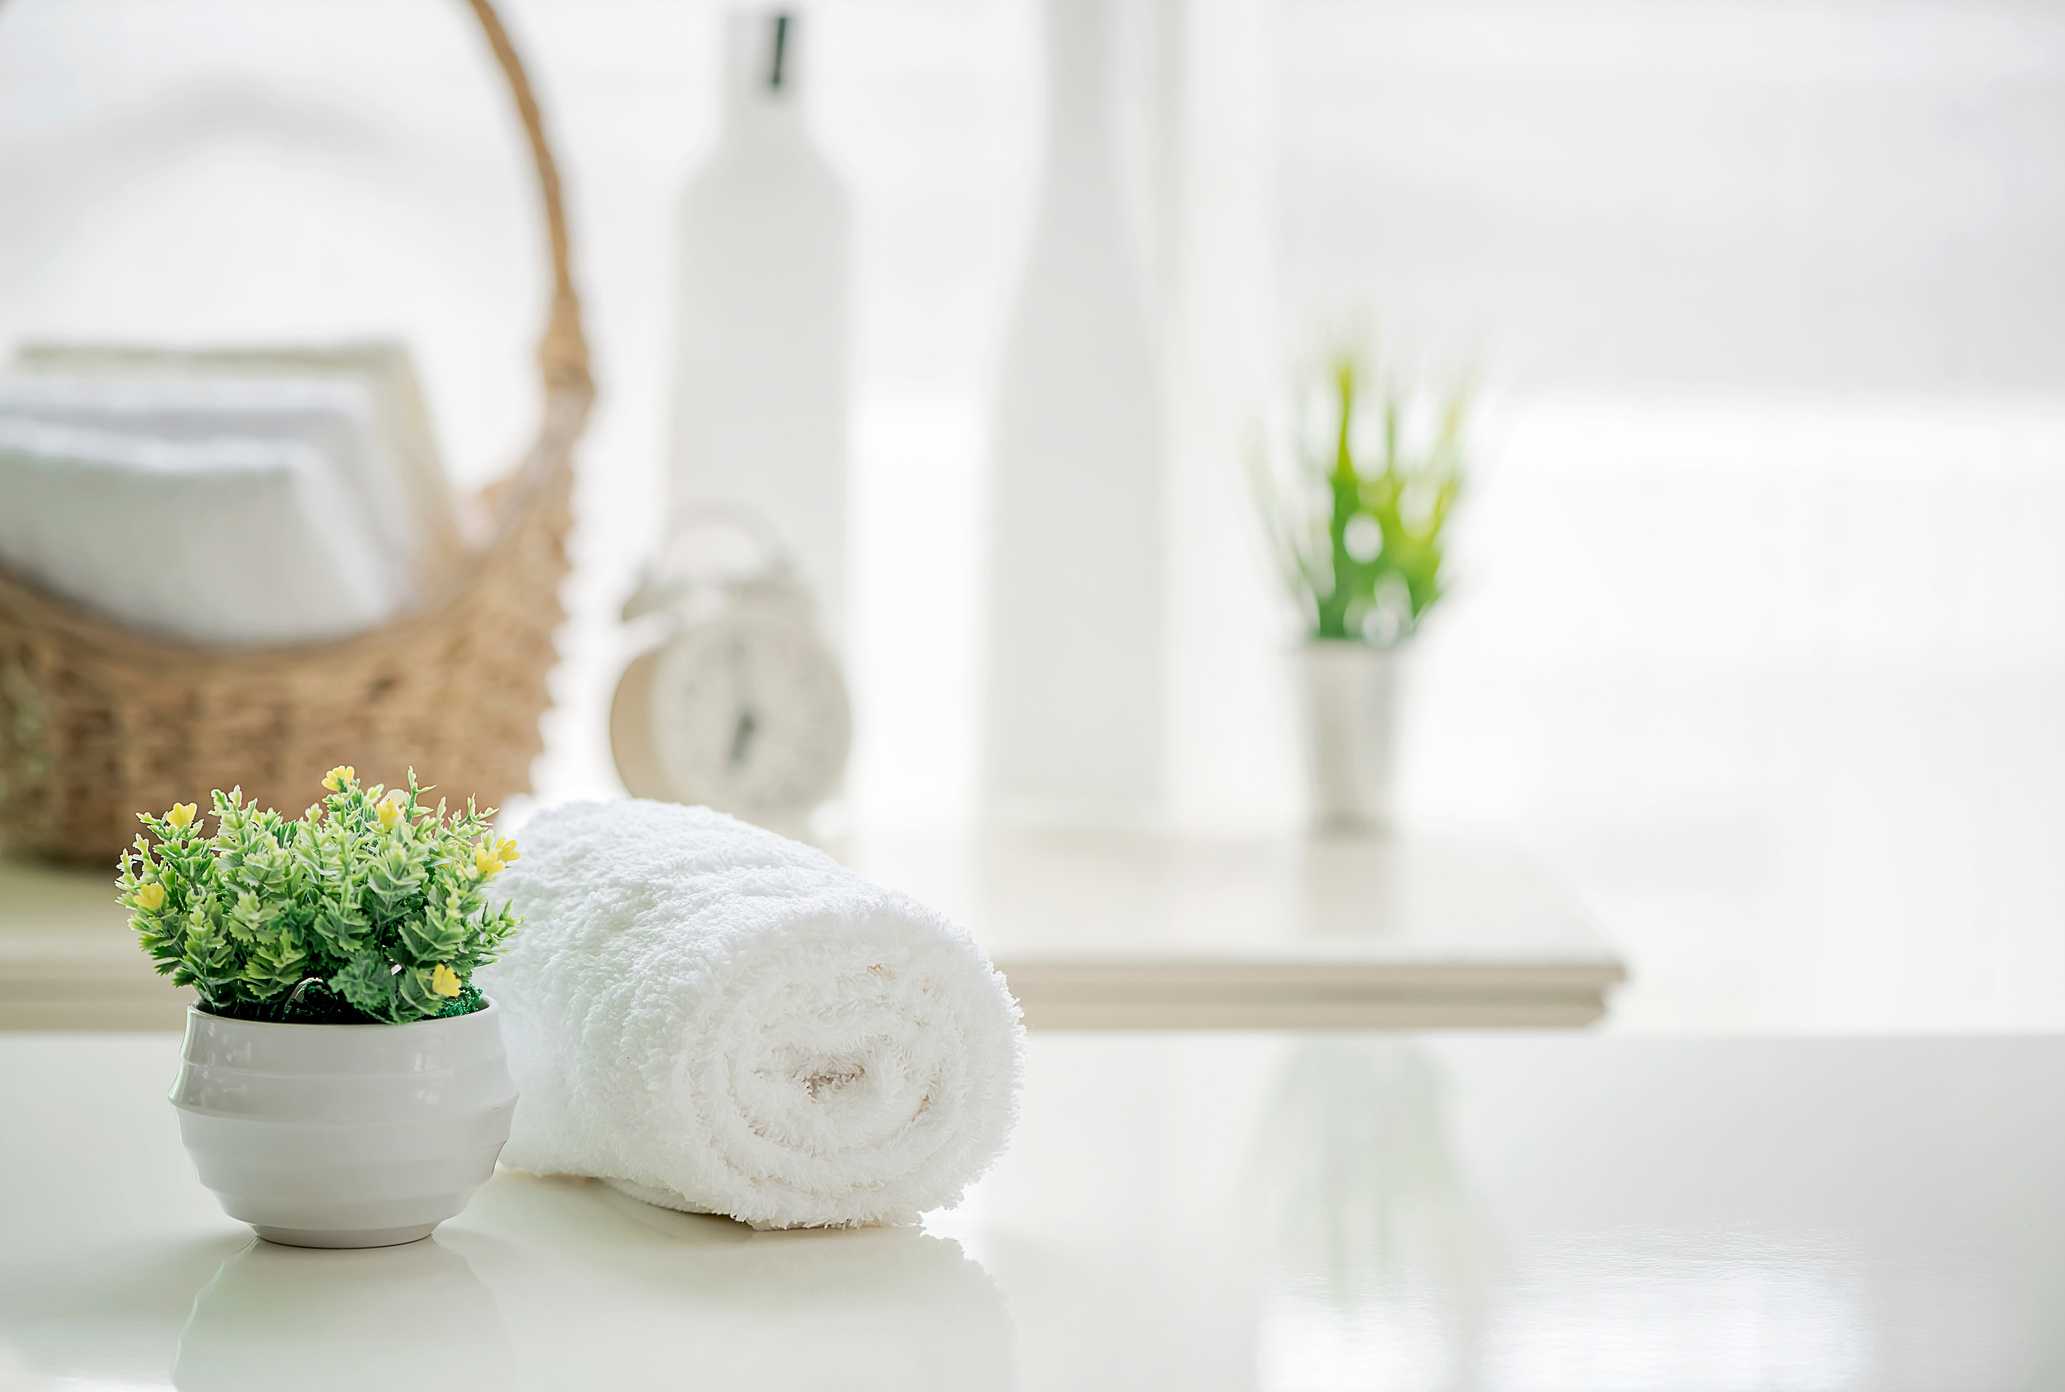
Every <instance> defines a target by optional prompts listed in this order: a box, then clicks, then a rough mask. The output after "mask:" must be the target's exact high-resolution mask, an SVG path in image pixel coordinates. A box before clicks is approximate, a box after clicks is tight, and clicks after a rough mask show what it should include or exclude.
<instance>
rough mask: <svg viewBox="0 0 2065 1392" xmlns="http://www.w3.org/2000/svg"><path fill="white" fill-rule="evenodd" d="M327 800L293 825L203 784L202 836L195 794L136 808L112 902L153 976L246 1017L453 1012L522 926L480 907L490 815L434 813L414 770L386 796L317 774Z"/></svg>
mask: <svg viewBox="0 0 2065 1392" xmlns="http://www.w3.org/2000/svg"><path fill="white" fill-rule="evenodd" d="M323 787H324V788H325V789H326V790H327V792H328V796H327V797H325V798H324V799H323V800H322V801H320V802H318V803H316V804H315V805H314V806H313V807H310V808H309V809H308V811H307V812H306V813H304V814H303V815H302V817H301V819H300V820H299V821H294V820H290V819H289V818H286V817H283V816H281V815H280V814H279V813H277V812H274V811H272V810H270V809H267V810H265V811H260V810H259V809H258V808H256V807H252V806H247V805H246V804H245V802H244V797H243V790H242V789H241V788H233V789H231V790H230V791H229V792H228V793H227V794H224V793H222V792H220V791H218V792H216V793H215V794H214V798H213V801H214V813H215V821H216V829H215V834H214V835H213V836H203V835H202V834H201V825H200V822H199V820H198V819H197V818H196V817H195V815H194V812H195V809H194V805H193V804H192V803H190V802H187V803H181V804H179V805H177V806H175V807H174V808H173V809H172V810H171V811H169V812H167V813H166V814H165V815H164V816H162V817H154V816H151V815H150V814H148V813H143V812H139V813H138V814H137V820H138V821H140V822H142V823H143V824H144V826H145V828H147V829H148V830H149V832H150V833H151V836H153V837H155V838H156V844H155V845H153V844H152V843H151V841H150V840H149V839H148V838H146V837H144V836H141V835H139V836H138V837H137V838H136V846H135V848H134V849H133V850H131V851H128V852H126V853H125V854H124V855H123V857H122V874H121V878H120V879H119V880H118V881H117V884H118V886H119V888H120V891H121V892H120V896H119V897H120V901H121V903H122V904H123V906H124V907H126V908H128V909H130V910H131V911H132V914H131V917H130V920H129V922H130V926H131V927H133V928H135V929H136V932H137V935H138V937H139V938H140V939H141V941H142V943H143V949H144V951H145V952H147V953H149V954H150V957H151V960H152V961H153V962H154V963H155V964H156V965H157V968H158V971H159V973H160V974H162V975H167V976H170V977H171V978H172V979H173V981H174V982H176V983H177V984H179V985H182V986H192V987H193V988H194V989H195V991H196V992H198V993H199V995H200V998H201V1004H202V1007H203V1008H204V1009H207V1010H210V1011H212V1012H214V1013H215V1014H218V1015H229V1016H233V1017H235V1018H237V1019H245V1020H273V1021H282V1022H294V1023H340V1024H342V1023H372V1022H378V1023H385V1024H407V1023H408V1022H409V1021H411V1020H424V1019H429V1018H431V1017H433V1016H440V1015H464V1014H467V1013H468V1012H470V1011H474V1010H478V1009H480V1008H481V1007H482V1006H483V1005H484V1004H485V1001H483V1000H482V998H481V994H480V991H479V989H478V988H477V987H475V986H474V985H473V984H472V976H473V972H474V970H475V969H476V968H478V967H480V966H482V965H483V964H485V963H487V962H491V961H493V960H494V958H495V956H496V954H497V953H498V952H499V951H500V949H501V946H502V944H503V943H504V942H505V941H506V940H507V939H508V938H509V935H510V934H512V933H514V932H515V931H516V928H517V924H518V923H519V922H520V921H521V920H519V919H518V918H517V916H516V914H515V913H514V912H513V911H512V910H511V908H510V906H509V905H507V904H504V905H502V906H501V907H500V908H490V907H489V905H488V901H487V896H486V894H485V892H484V891H485V888H486V885H487V882H488V881H489V880H490V879H492V878H493V877H494V876H495V875H496V874H498V873H499V872H500V871H501V870H502V869H503V867H504V866H505V865H507V864H508V863H509V862H510V861H513V860H515V859H516V857H517V851H516V843H515V842H514V841H511V840H508V839H506V838H503V839H500V840H497V839H496V838H495V837H494V836H493V835H492V834H491V833H490V830H489V827H488V822H487V818H488V817H490V816H492V815H493V812H492V810H490V811H488V812H485V813H483V812H481V811H479V810H478V809H476V808H475V807H474V805H473V801H472V799H470V798H469V799H468V800H467V803H466V810H465V811H464V812H462V813H452V814H448V813H447V812H446V810H445V804H444V802H443V800H442V799H440V800H439V802H438V804H437V807H436V809H435V810H434V811H433V810H432V809H431V808H430V807H428V806H427V805H426V804H425V803H424V801H423V791H424V790H423V789H421V788H419V787H417V785H416V774H415V771H414V770H413V769H412V770H410V772H409V786H408V787H407V788H406V789H403V788H396V789H393V790H392V791H389V790H386V789H383V788H382V787H381V786H380V785H379V784H377V783H376V784H374V785H373V786H372V787H371V788H366V789H361V788H360V787H359V785H358V778H357V775H356V773H355V772H354V770H352V769H350V768H334V769H331V770H330V772H329V773H328V774H327V775H326V776H325V777H324V779H323Z"/></svg>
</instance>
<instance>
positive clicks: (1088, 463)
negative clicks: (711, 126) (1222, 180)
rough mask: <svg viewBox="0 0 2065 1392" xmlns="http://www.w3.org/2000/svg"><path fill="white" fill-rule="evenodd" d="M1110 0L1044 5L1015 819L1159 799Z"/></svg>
mask: <svg viewBox="0 0 2065 1392" xmlns="http://www.w3.org/2000/svg"><path fill="white" fill-rule="evenodd" d="M1116 8H1117V6H1116V4H1115V0H1044V3H1043V6H1042V14H1043V16H1044V20H1045V30H1046V62H1047V82H1046V95H1047V142H1046V152H1045V161H1044V169H1043V173H1042V191H1041V198H1040V207H1039V213H1038V216H1037V221H1036V223H1035V226H1034V232H1033V240H1032V250H1031V255H1030V258H1029V259H1028V262H1027V264H1026V267H1025V274H1024V279H1023V281H1022V283H1021V285H1020V288H1019V292H1018V302H1017V307H1016V312H1015V315H1014V318H1013V322H1012V326H1011V330H1010V334H1009V337H1008V339H1007V341H1006V344H1005V350H1004V359H1003V380H1002V383H1001V388H1000V391H999V395H998V400H997V413H996V419H995V425H994V429H995V437H994V444H993V457H992V464H993V471H992V476H991V490H990V502H989V509H990V536H989V561H990V569H989V576H988V582H989V586H988V588H989V601H988V625H987V641H988V652H987V663H986V665H987V671H986V674H985V678H986V691H985V717H986V719H985V728H984V748H983V753H984V767H983V793H984V802H985V810H986V811H987V812H988V814H989V815H990V816H991V817H993V818H995V819H998V820H1003V821H1008V822H1046V823H1079V824H1102V825H1111V824H1128V823H1138V822H1142V821H1145V820H1149V819H1152V818H1154V817H1155V816H1156V815H1157V814H1158V813H1159V812H1160V810H1161V804H1162V799H1163V793H1164V769H1163V763H1164V759H1163V725H1164V710H1163V677H1162V641H1163V635H1162V618H1163V608H1164V606H1163V565H1164V542H1163V535H1162V492H1161V490H1162V467H1163V459H1162V456H1163V440H1162V435H1161V401H1160V395H1159V382H1158V378H1157V372H1156V367H1155V362H1154V356H1153V352H1152V349H1151V346H1150V343H1151V339H1150V334H1149V329H1148V323H1147V316H1146V313H1145V307H1144V296H1143V294H1142V280H1141V276H1140V273H1139V268H1138V267H1137V266H1135V264H1134V261H1133V247H1132V241H1131V239H1130V237H1129V235H1128V228H1127V224H1126V218H1125V211H1124V203H1123V200H1122V198H1121V196H1120V186H1119V181H1118V156H1119V148H1118V130H1117V120H1116V114H1117V113H1116V109H1115V108H1116V102H1115V95H1116V94H1115V91H1114V83H1113V78H1114V70H1113V68H1114V64H1113V44H1114V39H1115V35H1114V32H1113V30H1114V20H1115V12H1116Z"/></svg>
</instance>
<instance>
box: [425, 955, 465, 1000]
mask: <svg viewBox="0 0 2065 1392" xmlns="http://www.w3.org/2000/svg"><path fill="white" fill-rule="evenodd" d="M430 989H431V990H433V991H435V992H437V993H438V994H439V995H440V996H443V997H444V998H445V999H446V1000H450V999H451V998H452V997H453V996H456V995H458V994H459V973H457V972H455V971H453V970H452V969H451V968H450V967H448V966H446V965H445V964H444V963H443V962H439V963H438V964H437V966H436V968H435V969H434V970H433V971H432V972H431V973H430Z"/></svg>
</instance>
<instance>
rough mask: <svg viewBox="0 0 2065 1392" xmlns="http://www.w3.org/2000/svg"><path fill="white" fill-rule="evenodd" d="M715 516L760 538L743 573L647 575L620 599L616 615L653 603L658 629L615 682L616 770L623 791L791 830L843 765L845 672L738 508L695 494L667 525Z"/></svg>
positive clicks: (776, 554)
mask: <svg viewBox="0 0 2065 1392" xmlns="http://www.w3.org/2000/svg"><path fill="white" fill-rule="evenodd" d="M713 521H715V522H723V523H729V524H731V525H732V526H733V527H735V528H736V529H737V530H738V531H741V532H744V533H746V534H748V535H749V536H751V537H752V538H753V539H754V540H755V541H756V542H758V543H759V549H760V550H761V553H762V555H763V558H764V559H763V564H762V566H761V567H760V569H759V572H758V573H757V574H755V575H752V576H751V577H749V578H746V579H742V580H740V579H732V580H719V581H710V580H704V581H696V580H693V579H689V578H685V577H682V576H680V575H678V574H673V575H665V576H648V578H647V579H646V580H645V581H644V583H642V584H641V585H640V586H639V589H638V591H637V593H635V594H633V595H632V597H631V599H630V600H629V601H628V602H626V604H625V606H624V618H625V620H626V621H627V622H633V621H637V620H640V619H642V618H644V617H645V616H648V615H659V616H661V617H662V633H661V636H660V637H659V640H658V641H657V642H656V643H655V644H654V645H653V646H652V647H650V648H648V649H647V650H646V651H645V652H643V653H641V654H640V655H639V656H638V657H636V658H634V659H633V660H632V662H631V664H630V665H629V666H628V667H626V668H625V669H624V675H623V676H622V677H621V678H620V679H619V680H618V682H617V694H616V699H615V701H614V702H613V703H612V704H611V706H610V746H611V749H612V750H613V752H614V753H615V755H616V763H617V772H618V774H619V776H620V777H622V778H623V780H624V787H625V788H626V789H627V790H628V791H629V792H630V793H631V795H632V796H634V797H649V798H660V799H664V800H667V801H671V802H686V803H701V804H703V805H705V806H709V807H714V808H716V809H717V810H718V811H720V812H729V813H731V814H732V815H734V816H737V817H742V818H744V819H745V820H747V821H750V822H756V823H759V824H760V825H762V826H766V827H771V828H773V829H774V830H777V831H781V832H784V833H786V834H790V835H801V834H802V833H803V832H804V830H805V828H806V823H807V822H808V819H809V816H810V813H811V812H812V810H813V809H815V808H816V807H817V806H818V804H819V803H821V802H823V801H824V800H825V799H826V798H827V797H829V796H831V795H832V794H833V793H834V792H836V791H837V790H838V787H839V781H840V779H841V777H843V775H844V774H845V771H846V756H847V752H848V749H849V747H850V745H851V743H852V738H853V713H852V706H851V704H850V703H849V702H848V700H847V697H846V683H845V681H844V680H843V679H842V678H841V677H840V674H839V664H838V662H837V660H836V659H834V658H833V656H832V654H831V652H830V651H829V650H828V649H827V648H826V647H825V645H824V643H823V642H821V641H820V640H819V638H818V636H817V634H816V632H815V631H814V629H813V627H812V622H811V604H810V598H809V596H808V595H807V594H806V593H805V592H804V590H803V588H802V586H801V585H800V584H798V583H797V581H796V579H795V577H794V574H793V572H792V570H791V568H790V566H789V564H788V562H787V560H786V559H785V558H784V557H783V555H782V553H781V552H780V550H779V548H778V547H776V546H775V545H774V544H773V543H772V541H771V539H770V538H769V537H768V536H767V533H766V530H765V528H764V527H762V526H759V525H755V524H754V523H753V522H752V521H751V520H750V515H749V514H744V513H743V512H742V511H740V510H731V509H726V510H722V511H719V510H716V509H713V508H711V507H710V506H708V505H705V506H703V507H700V508H698V509H695V510H694V511H693V512H692V513H690V514H685V515H684V518H683V520H682V521H681V522H680V523H678V524H677V528H676V537H677V539H678V538H679V537H680V536H681V535H682V534H683V532H684V531H685V530H686V529H687V528H688V527H690V526H693V525H699V524H700V525H708V524H710V523H712V522H713ZM673 550H674V547H673V546H672V545H670V547H669V550H668V553H666V554H668V555H671V554H672V553H673Z"/></svg>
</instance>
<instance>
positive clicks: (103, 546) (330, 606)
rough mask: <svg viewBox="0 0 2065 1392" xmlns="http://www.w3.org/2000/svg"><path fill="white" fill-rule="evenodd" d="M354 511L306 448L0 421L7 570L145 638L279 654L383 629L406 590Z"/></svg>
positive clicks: (1, 540)
mask: <svg viewBox="0 0 2065 1392" xmlns="http://www.w3.org/2000/svg"><path fill="white" fill-rule="evenodd" d="M349 504H350V499H349V498H348V497H347V496H346V490H345V489H344V488H343V487H342V486H341V485H340V484H339V482H338V480H337V478H336V475H335V472H334V471H333V470H332V469H331V468H330V467H329V465H328V463H327V461H325V460H324V459H323V457H322V456H321V454H320V453H318V452H317V451H316V450H315V449H314V448H313V447H311V446H310V445H308V444H306V443H304V442H301V441H297V440H281V439H272V440H253V439H241V438H219V439H204V440H190V441H171V440H161V439H152V438H149V437H146V436H136V435H125V434H122V433H120V432H116V431H107V430H92V429H86V428H83V427H80V426H73V425H53V424H49V423H47V422H43V421H35V420H22V419H16V418H10V417H7V416H4V415H0V561H5V562H6V564H7V566H8V568H9V569H11V570H13V571H15V572H16V573H18V574H20V575H22V576H24V577H25V578H27V579H29V580H32V581H34V582H35V583H37V584H38V585H41V586H43V587H44V588H45V589H48V590H50V591H51V592H53V593H55V594H59V595H62V596H64V597H65V598H67V599H70V600H72V601H74V602H75V603H78V604H82V605H85V606H86V607H88V608H91V609H97V610H99V611H100V612H102V613H104V614H106V615H108V616H109V617H111V618H113V619H115V620H117V621H118V622H120V623H122V624H124V625H126V626H128V627H130V628H134V629H137V630H139V631H141V632H145V633H153V634H157V635H159V636H161V637H166V638H174V639H184V640H187V641H192V642H200V643H216V644H230V645H235V644H270V643H288V642H296V641H303V640H308V639H314V638H324V637H331V636H334V635H338V634H344V633H350V632H352V631H354V630H356V629H361V628H367V627H370V626H371V625H373V624H376V623H379V622H380V621H381V620H382V619H384V618H386V617H387V616H389V615H390V614H392V613H394V612H395V611H396V610H397V608H399V607H400V606H401V604H402V603H403V602H404V600H405V599H406V596H407V590H406V587H405V586H403V585H402V584H400V583H399V582H398V581H397V580H396V578H395V576H394V574H393V572H392V570H391V568H390V567H388V566H387V565H386V564H384V562H383V559H382V557H381V556H380V555H379V554H378V552H377V550H376V549H375V548H374V547H372V546H371V545H370V544H368V542H367V540H366V539H365V538H364V537H363V536H362V535H360V534H358V533H357V532H356V530H355V529H354V528H353V527H351V526H350V524H349V518H350V516H351V511H350V506H349Z"/></svg>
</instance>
